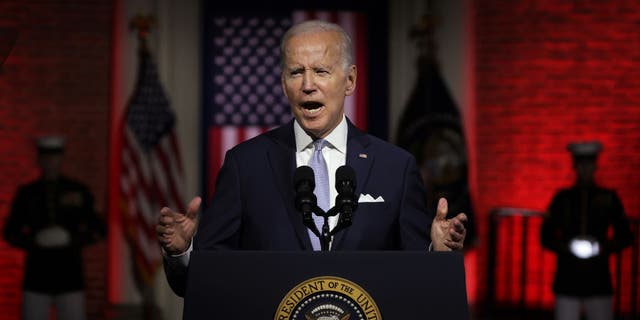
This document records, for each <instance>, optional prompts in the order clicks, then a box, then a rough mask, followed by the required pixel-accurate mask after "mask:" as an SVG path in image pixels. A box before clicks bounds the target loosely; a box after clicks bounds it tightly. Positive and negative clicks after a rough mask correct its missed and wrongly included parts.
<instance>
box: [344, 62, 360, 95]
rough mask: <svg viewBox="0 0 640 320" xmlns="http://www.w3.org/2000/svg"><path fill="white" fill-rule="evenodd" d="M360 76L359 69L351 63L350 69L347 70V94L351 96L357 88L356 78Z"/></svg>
mask: <svg viewBox="0 0 640 320" xmlns="http://www.w3.org/2000/svg"><path fill="white" fill-rule="evenodd" d="M357 77H358V69H357V68H356V65H355V64H354V65H351V66H350V67H349V71H348V72H347V86H346V90H345V93H344V94H345V95H346V96H350V95H352V94H353V92H354V91H355V90H356V78H357Z"/></svg>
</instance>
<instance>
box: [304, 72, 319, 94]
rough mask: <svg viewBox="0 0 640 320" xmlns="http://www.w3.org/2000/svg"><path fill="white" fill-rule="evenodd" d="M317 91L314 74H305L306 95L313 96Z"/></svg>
mask: <svg viewBox="0 0 640 320" xmlns="http://www.w3.org/2000/svg"><path fill="white" fill-rule="evenodd" d="M314 91H316V86H315V82H314V80H313V74H312V73H311V72H308V71H307V72H305V73H304V75H303V78H302V92H304V93H305V94H311V93H313V92H314Z"/></svg>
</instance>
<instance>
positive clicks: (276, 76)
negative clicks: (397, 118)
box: [203, 11, 367, 199]
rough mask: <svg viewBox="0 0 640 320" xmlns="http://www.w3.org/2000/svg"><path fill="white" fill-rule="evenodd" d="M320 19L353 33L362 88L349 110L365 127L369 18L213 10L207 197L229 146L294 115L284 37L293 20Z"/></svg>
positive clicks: (208, 37) (207, 78)
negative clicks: (285, 88) (283, 75)
mask: <svg viewBox="0 0 640 320" xmlns="http://www.w3.org/2000/svg"><path fill="white" fill-rule="evenodd" d="M311 19H318V20H324V21H329V22H333V23H336V24H339V25H340V26H342V27H343V28H344V29H345V30H346V31H347V33H349V35H350V36H351V38H352V40H353V46H354V51H355V52H354V57H355V64H356V66H357V68H358V79H357V88H356V92H355V94H354V95H352V96H349V97H347V99H346V101H345V114H346V116H347V117H348V118H349V119H350V120H351V121H353V122H354V124H355V125H356V126H358V127H359V128H360V129H363V130H366V122H367V121H366V119H367V45H366V30H367V28H366V27H367V26H366V17H365V15H364V14H362V13H357V12H328V11H294V12H292V13H290V14H287V15H281V16H277V15H259V14H256V15H246V14H219V15H216V14H211V16H209V17H208V18H207V19H205V20H206V22H205V45H204V47H205V49H204V52H205V58H204V65H205V71H204V72H205V75H204V86H203V88H204V90H205V91H204V92H205V94H204V100H205V101H204V104H203V105H204V110H203V116H204V140H205V143H204V149H205V157H204V158H205V165H204V171H205V181H204V189H205V194H206V198H207V199H210V198H211V195H212V194H213V191H214V186H215V181H216V176H217V174H218V170H219V169H220V167H221V166H222V162H223V160H224V156H225V153H226V151H227V150H229V149H231V148H232V147H233V146H235V145H237V144H238V143H240V142H242V141H245V140H247V139H250V138H252V137H254V136H256V135H258V134H260V133H263V132H265V131H267V130H269V129H271V128H273V127H276V126H278V125H281V124H283V123H286V122H287V121H289V120H291V118H292V115H291V111H290V107H289V104H288V102H287V99H286V97H285V96H284V94H283V92H282V87H281V85H280V39H281V38H282V36H283V35H284V33H285V32H286V30H287V29H288V28H289V27H291V26H292V25H293V24H295V23H298V22H302V21H305V20H311Z"/></svg>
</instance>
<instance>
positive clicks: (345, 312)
mask: <svg viewBox="0 0 640 320" xmlns="http://www.w3.org/2000/svg"><path fill="white" fill-rule="evenodd" d="M380 319H382V317H381V315H380V310H379V309H378V306H377V305H376V303H375V301H373V299H372V298H371V296H370V295H369V294H368V293H367V292H366V291H364V290H363V289H362V288H361V287H360V286H358V285H357V284H355V283H353V282H351V281H349V280H347V279H344V278H339V277H332V276H323V277H317V278H312V279H308V280H306V281H304V282H302V283H300V284H298V285H297V286H296V287H294V288H293V289H291V291H289V293H287V295H286V296H285V297H284V299H282V301H281V302H280V305H279V306H278V309H277V310H276V315H275V318H274V320H380Z"/></svg>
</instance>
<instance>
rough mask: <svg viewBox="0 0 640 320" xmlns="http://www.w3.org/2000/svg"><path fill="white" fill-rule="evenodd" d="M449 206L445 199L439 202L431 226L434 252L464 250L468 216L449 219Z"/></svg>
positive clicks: (459, 215)
mask: <svg viewBox="0 0 640 320" xmlns="http://www.w3.org/2000/svg"><path fill="white" fill-rule="evenodd" d="M448 211H449V205H448V203H447V200H446V199H445V198H440V200H439V201H438V212H437V213H436V217H435V218H434V219H433V224H432V225H431V243H432V249H433V250H434V251H451V250H462V248H463V247H464V238H465V236H466V234H467V229H466V228H465V227H464V223H465V222H467V215H465V214H464V213H459V214H458V215H456V216H455V217H453V218H451V219H447V213H448Z"/></svg>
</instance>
